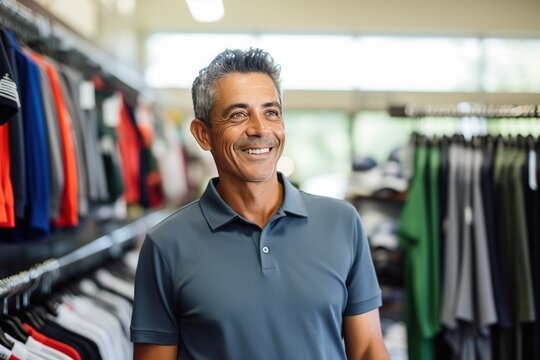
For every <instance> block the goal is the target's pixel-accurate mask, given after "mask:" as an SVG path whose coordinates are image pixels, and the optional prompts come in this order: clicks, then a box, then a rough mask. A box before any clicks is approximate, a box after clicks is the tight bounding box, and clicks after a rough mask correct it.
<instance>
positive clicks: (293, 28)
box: [4, 0, 540, 359]
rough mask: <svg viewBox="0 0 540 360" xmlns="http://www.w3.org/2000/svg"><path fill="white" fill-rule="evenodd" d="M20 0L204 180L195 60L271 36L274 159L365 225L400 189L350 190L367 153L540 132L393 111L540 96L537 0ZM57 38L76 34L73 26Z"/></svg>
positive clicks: (528, 101)
mask: <svg viewBox="0 0 540 360" xmlns="http://www.w3.org/2000/svg"><path fill="white" fill-rule="evenodd" d="M18 2H19V3H21V4H24V5H26V6H28V7H29V8H30V9H37V10H38V11H46V12H47V13H48V14H50V15H52V16H53V17H55V18H56V19H54V20H53V21H55V22H58V23H59V24H61V25H60V28H62V29H64V30H65V31H66V32H67V33H70V34H72V35H74V37H73V39H74V41H75V42H76V45H75V44H74V46H75V47H79V46H80V45H81V44H82V43H86V42H88V44H90V47H89V48H91V49H94V50H96V51H95V58H96V60H97V61H98V62H99V63H101V65H103V67H104V69H106V70H109V71H111V72H113V73H114V74H115V75H117V76H119V77H120V78H121V79H122V80H124V81H125V82H126V83H128V84H129V85H130V86H133V87H134V88H136V89H138V90H139V91H140V92H141V94H142V95H143V96H144V98H145V99H146V101H148V102H150V103H152V104H153V105H155V107H156V109H157V111H159V112H161V113H163V114H166V118H167V119H169V120H172V121H173V122H174V123H175V125H176V130H177V134H176V135H178V137H179V138H180V139H181V142H182V144H183V145H184V146H185V150H186V152H187V153H188V154H189V155H188V158H189V159H190V160H192V161H191V162H190V164H189V167H188V176H189V177H190V179H189V180H190V182H191V183H196V184H198V185H199V186H200V187H199V189H202V188H203V187H204V186H205V185H206V180H207V179H208V177H210V176H213V175H214V174H215V170H214V169H213V167H212V160H211V157H210V156H209V154H208V153H203V152H201V151H200V150H199V149H198V146H197V145H196V143H195V142H194V141H193V139H192V138H191V135H190V133H189V122H190V121H191V119H192V118H193V114H192V102H191V101H192V100H191V92H190V88H189V86H190V82H191V81H192V80H193V78H194V77H195V76H196V71H195V70H193V69H198V68H200V67H201V66H204V65H205V64H207V63H208V62H209V61H210V60H211V59H212V56H213V55H215V54H217V53H218V52H219V51H220V50H222V49H224V48H226V47H235V46H236V44H242V45H247V46H249V45H261V44H263V45H264V44H269V48H268V49H267V50H269V51H270V52H271V53H272V54H273V55H274V57H275V58H276V61H277V62H278V63H281V64H282V66H283V73H282V76H283V88H284V91H283V101H284V118H285V124H286V131H287V141H286V148H285V153H284V158H285V161H283V162H281V163H280V165H279V166H280V170H283V171H284V172H286V173H287V174H288V176H289V178H290V179H291V180H292V181H293V182H294V183H296V184H298V185H299V186H300V188H302V189H304V190H306V191H309V192H315V193H319V194H324V195H330V196H335V197H338V198H346V199H347V200H349V201H353V202H354V203H355V205H356V206H357V207H358V209H359V211H360V214H361V216H362V218H363V219H364V221H365V222H366V223H367V225H369V223H370V221H371V222H376V220H372V219H371V218H370V217H371V214H372V212H376V213H377V214H378V216H380V214H381V213H383V214H384V215H383V216H388V217H390V218H392V219H394V220H395V219H396V218H397V217H399V210H400V207H401V206H402V205H403V201H404V198H403V197H402V198H400V199H398V200H397V201H390V202H388V203H383V204H379V203H377V201H374V202H372V203H370V200H373V199H367V198H365V197H364V198H358V197H354V196H352V197H351V196H350V194H348V193H347V191H348V182H349V179H350V175H351V173H352V172H353V163H357V164H358V163H360V164H361V163H362V161H361V160H365V158H366V157H369V158H371V159H373V160H374V161H375V162H376V163H377V164H379V165H384V164H385V163H386V162H388V159H389V156H390V154H391V153H392V151H393V150H395V149H400V148H403V147H404V146H405V145H406V144H407V143H408V142H409V140H410V137H411V134H412V133H413V132H419V133H423V134H426V135H432V134H446V135H451V134H454V133H462V134H465V135H469V136H470V135H474V134H485V133H494V134H533V135H539V134H540V124H539V122H538V120H537V119H496V120H489V121H488V120H486V119H481V118H460V117H422V118H412V117H411V118H405V117H392V116H391V115H390V114H389V112H388V109H389V107H391V106H405V105H413V104H415V105H418V106H422V105H433V104H449V105H452V106H459V107H462V108H463V109H467V107H468V106H471V105H474V104H480V105H486V104H489V105H506V104H511V105H534V104H536V105H538V104H540V81H539V79H540V66H538V63H539V62H540V21H539V16H540V2H538V1H534V0H517V1H509V0H491V1H487V0H473V1H470V0H468V1H465V0H455V1H453V2H449V1H444V2H443V1H428V0H410V1H407V2H402V1H392V0H387V1H375V0H356V1H352V0H336V1H321V0H310V1H307V0H302V1H300V0H273V1H261V0H224V9H225V14H224V17H223V19H221V20H219V21H217V22H212V23H201V22H197V21H195V20H194V19H193V18H192V16H191V14H190V12H189V10H188V6H187V5H186V3H185V1H183V0H174V1H173V0H21V1H18ZM61 37H62V36H61ZM62 38H63V40H64V41H65V43H64V44H63V45H64V46H66V47H70V39H69V38H70V37H62ZM216 39H217V40H216ZM351 44H352V45H351ZM346 46H351V47H350V48H348V50H343V49H345V48H346ZM351 49H353V50H351ZM354 49H356V50H354ZM341 51H344V52H341ZM104 59H106V63H103V60H104ZM291 79H292V80H291ZM194 196H196V194H195V193H193V194H190V196H187V197H183V198H182V200H183V202H185V201H188V200H191V199H192V198H193V197H194ZM174 205H175V206H179V205H181V204H180V203H177V204H174ZM85 241H86V240H85ZM49 243H52V240H50V241H49ZM45 246H46V245H45ZM392 246H397V245H396V244H394V245H392ZM4 249H8V247H5V248H4ZM35 249H36V250H35V251H34V252H35V253H36V254H37V253H38V252H39V250H38V249H39V248H38V247H36V248H35ZM58 249H60V247H58ZM66 249H67V248H66ZM6 251H7V250H6ZM10 251H15V250H13V249H12V250H10ZM61 252H63V251H60V250H59V251H58V253H61ZM13 253H14V254H15V252H13ZM29 253H32V251H30V252H29ZM63 253H65V252H63ZM376 256H377V254H374V258H375V260H377V259H376ZM35 258H39V257H38V256H37V255H36V256H35ZM391 271H394V272H395V269H394V270H391ZM399 271H400V269H398V272H399ZM387 275H388V274H387ZM390 278H391V276H390ZM394 285H395V284H394ZM398 287H399V281H398ZM392 291H393V290H392V289H390V290H389V293H386V295H388V297H389V298H391V297H392ZM396 296H397V299H398V301H397V303H398V304H397V305H396V306H395V308H393V309H392V307H391V306H390V309H388V312H387V313H386V314H390V316H389V318H391V320H399V311H400V305H399V302H400V299H401V298H400V297H399V294H398V295H396ZM386 325H387V324H386ZM386 325H385V326H386ZM402 335H403V333H399V334H397V335H395V336H397V337H398V339H397V340H396V339H394V342H393V343H392V342H391V341H392V340H389V343H388V344H389V346H390V347H391V350H392V351H393V355H394V356H393V359H402V358H403V359H404V358H406V355H405V352H406V351H405V349H404V348H403V347H402V346H404V340H403V337H400V336H402Z"/></svg>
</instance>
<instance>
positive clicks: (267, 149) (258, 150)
mask: <svg viewBox="0 0 540 360" xmlns="http://www.w3.org/2000/svg"><path fill="white" fill-rule="evenodd" d="M269 151H270V148H262V149H247V153H248V154H264V153H267V152H269Z"/></svg>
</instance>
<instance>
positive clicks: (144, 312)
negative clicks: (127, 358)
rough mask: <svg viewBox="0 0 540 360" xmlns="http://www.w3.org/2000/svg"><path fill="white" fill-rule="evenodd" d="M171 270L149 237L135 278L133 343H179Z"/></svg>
mask: <svg viewBox="0 0 540 360" xmlns="http://www.w3.org/2000/svg"><path fill="white" fill-rule="evenodd" d="M173 289H174V285H173V282H172V277H171V272H170V267H169V265H168V264H167V262H166V259H165V258H164V257H163V255H162V253H161V251H160V249H159V248H158V246H157V245H156V244H155V243H154V241H153V240H152V239H151V237H150V236H149V235H147V236H146V239H145V241H144V243H143V246H142V248H141V252H140V255H139V262H138V264H137V272H136V276H135V299H134V304H133V314H132V318H131V341H132V342H134V343H146V344H156V345H177V344H178V338H179V333H178V325H177V324H178V320H177V316H176V310H175V301H174V290H173Z"/></svg>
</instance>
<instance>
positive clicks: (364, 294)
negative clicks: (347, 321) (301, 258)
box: [344, 214, 382, 315]
mask: <svg viewBox="0 0 540 360" xmlns="http://www.w3.org/2000/svg"><path fill="white" fill-rule="evenodd" d="M353 237H354V238H353V241H354V247H353V251H354V261H353V264H352V267H351V270H350V272H349V276H348V278H347V284H346V285H347V291H348V300H347V306H346V308H345V311H344V315H358V314H363V313H366V312H368V311H370V310H373V309H376V308H378V307H380V306H381V305H382V298H381V290H380V288H379V282H378V281H377V275H376V274H375V267H374V266H373V261H372V259H371V251H370V248H369V243H368V240H367V236H366V233H365V231H364V227H363V226H362V222H361V221H360V217H359V216H358V215H357V214H355V219H354V225H353Z"/></svg>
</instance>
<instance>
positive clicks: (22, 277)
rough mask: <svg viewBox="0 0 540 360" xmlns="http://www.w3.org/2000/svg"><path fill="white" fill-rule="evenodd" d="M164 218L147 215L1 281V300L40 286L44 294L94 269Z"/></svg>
mask: <svg viewBox="0 0 540 360" xmlns="http://www.w3.org/2000/svg"><path fill="white" fill-rule="evenodd" d="M167 215H168V211H166V210H162V211H156V212H153V213H150V214H148V215H146V216H144V217H142V218H140V219H138V220H136V221H134V222H132V223H130V224H128V225H125V226H122V227H120V228H118V229H116V230H114V231H112V232H111V233H110V234H108V235H104V236H101V237H99V238H97V239H96V240H94V241H92V242H90V243H88V244H86V245H84V246H82V247H80V248H78V249H77V250H74V251H73V252H71V253H69V254H66V255H64V256H62V257H60V258H58V259H48V260H46V261H44V262H42V263H39V264H36V265H35V266H32V267H31V268H30V269H28V270H25V271H21V272H19V273H17V274H15V275H11V276H8V277H6V278H4V279H0V299H2V298H3V299H6V298H8V297H10V296H11V295H13V294H14V293H18V292H20V291H21V290H26V289H28V288H33V287H34V286H36V285H37V286H39V284H41V286H42V289H43V291H45V292H48V291H50V288H51V287H52V285H53V284H55V283H57V282H60V281H62V280H67V279H70V278H73V277H75V276H77V275H79V274H81V273H84V272H85V271H87V270H88V269H89V268H95V266H96V265H98V264H99V263H101V262H102V260H103V259H104V258H107V259H111V258H118V257H119V256H120V255H121V254H122V253H123V252H124V249H125V247H126V246H127V245H128V244H129V243H130V242H131V241H132V240H133V239H136V238H137V237H139V236H142V235H144V234H145V233H146V231H147V230H148V229H149V228H151V227H152V226H154V225H156V224H157V223H158V222H160V221H161V220H163V219H164V218H165V217H166V216H167ZM4 306H6V305H5V302H4Z"/></svg>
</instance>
